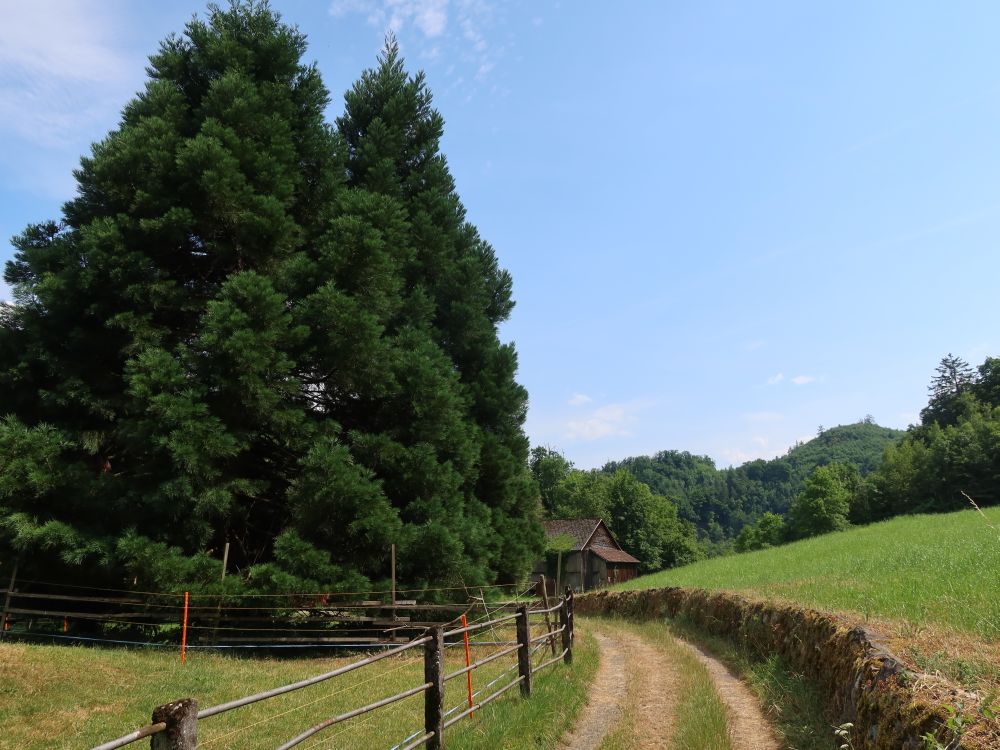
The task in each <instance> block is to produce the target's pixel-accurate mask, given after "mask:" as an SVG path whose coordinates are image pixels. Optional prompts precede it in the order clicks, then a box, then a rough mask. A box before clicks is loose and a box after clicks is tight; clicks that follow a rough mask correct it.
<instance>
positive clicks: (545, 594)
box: [538, 575, 556, 656]
mask: <svg viewBox="0 0 1000 750" xmlns="http://www.w3.org/2000/svg"><path fill="white" fill-rule="evenodd" d="M538 585H539V586H540V587H541V589H542V609H544V610H545V629H546V630H547V631H548V632H550V633H551V632H552V620H550V619H549V589H548V585H547V583H546V581H545V576H543V575H541V576H538ZM549 645H550V646H552V655H553V656H555V655H556V637H555V636H552V637H551V638H549Z"/></svg>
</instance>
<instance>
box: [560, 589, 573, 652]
mask: <svg viewBox="0 0 1000 750" xmlns="http://www.w3.org/2000/svg"><path fill="white" fill-rule="evenodd" d="M559 626H560V627H561V628H562V647H563V663H564V664H572V663H573V635H572V633H570V628H569V599H563V600H562V604H561V605H560V606H559Z"/></svg>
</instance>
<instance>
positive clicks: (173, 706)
mask: <svg viewBox="0 0 1000 750" xmlns="http://www.w3.org/2000/svg"><path fill="white" fill-rule="evenodd" d="M161 721H162V722H163V723H165V724H166V725H167V728H166V729H164V730H163V731H162V732H160V733H159V734H154V735H153V736H152V737H150V740H149V747H150V750H195V748H197V747H198V701H196V700H195V699H194V698H184V699H183V700H179V701H174V702H173V703H167V704H166V705H163V706H157V707H156V708H154V709H153V723H154V724H159V723H160V722H161Z"/></svg>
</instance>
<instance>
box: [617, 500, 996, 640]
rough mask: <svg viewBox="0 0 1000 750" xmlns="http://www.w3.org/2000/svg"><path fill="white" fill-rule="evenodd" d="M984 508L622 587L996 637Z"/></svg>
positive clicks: (990, 518) (992, 547) (723, 560)
mask: <svg viewBox="0 0 1000 750" xmlns="http://www.w3.org/2000/svg"><path fill="white" fill-rule="evenodd" d="M985 515H986V518H985V519H984V518H983V516H981V515H980V514H979V513H977V512H976V511H974V510H968V511H961V512H958V513H949V514H943V515H920V516H905V517H901V518H895V519H892V520H890V521H885V522H883V523H877V524H873V525H871V526H863V527H858V528H855V529H850V530H848V531H844V532H840V533H836V534H827V535H824V536H820V537H815V538H813V539H807V540H804V541H801V542H796V543H794V544H788V545H785V546H782V547H775V548H772V549H767V550H760V551H757V552H748V553H744V554H741V555H733V556H730V557H720V558H714V559H711V560H705V561H703V562H699V563H695V564H693V565H688V566H685V567H682V568H674V569H672V570H665V571H662V572H660V573H655V574H653V575H648V576H643V577H641V578H636V579H634V580H632V581H629V582H628V583H627V584H624V585H622V586H619V588H630V589H638V588H653V587H660V586H692V587H702V588H708V589H724V590H728V591H739V592H745V593H747V594H751V595H755V596H759V597H766V598H771V599H782V600H787V601H792V602H796V603H800V604H804V605H806V606H810V607H815V608H817V609H825V610H835V611H836V610H839V611H846V612H852V613H857V614H858V615H861V616H862V617H864V618H886V619H890V620H898V621H905V622H907V623H910V624H912V625H914V626H918V627H919V626H928V625H930V626H941V627H944V628H949V629H954V630H957V631H961V632H963V633H967V634H970V635H973V636H976V637H977V638H979V639H981V640H983V641H986V642H997V641H1000V596H998V595H997V589H996V584H997V581H998V580H1000V508H989V509H986V511H985ZM990 524H992V527H991V526H990Z"/></svg>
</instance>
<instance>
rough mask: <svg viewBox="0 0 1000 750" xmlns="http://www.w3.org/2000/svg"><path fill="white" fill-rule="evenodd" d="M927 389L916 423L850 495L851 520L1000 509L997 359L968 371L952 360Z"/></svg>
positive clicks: (999, 379) (999, 369) (947, 359)
mask: <svg viewBox="0 0 1000 750" xmlns="http://www.w3.org/2000/svg"><path fill="white" fill-rule="evenodd" d="M929 390H930V401H929V403H928V405H927V407H926V408H925V409H924V410H923V411H922V412H921V424H919V425H916V426H914V427H912V428H910V430H909V431H908V433H907V435H906V438H905V439H904V440H903V441H902V442H900V443H899V444H898V445H896V446H892V447H890V449H889V450H887V451H886V454H885V460H884V462H883V464H882V466H881V467H880V468H879V470H878V471H876V472H875V473H874V474H872V475H871V476H870V477H869V478H868V481H866V482H865V484H864V485H863V486H862V487H861V489H860V491H859V492H858V493H856V494H855V496H854V498H853V500H852V505H851V520H852V521H854V522H856V523H864V522H868V521H874V520H879V519H883V518H889V517H891V516H895V515H900V514H903V513H922V512H927V511H948V510H956V509H958V508H962V507H967V506H968V504H969V500H968V497H971V498H972V499H973V500H974V501H975V502H976V503H978V504H979V505H982V506H988V505H996V504H1000V359H997V358H994V357H989V358H987V359H986V361H985V362H983V364H982V365H980V366H979V367H978V368H977V369H976V370H973V369H972V368H971V367H969V366H968V365H967V364H966V363H965V362H963V361H962V360H961V359H959V358H957V357H952V356H951V355H950V354H949V355H948V356H947V357H945V358H944V359H942V361H941V364H940V365H939V367H938V368H937V371H936V374H935V377H934V379H933V381H932V382H931V385H930V388H929ZM963 493H965V494H963ZM966 496H968V497H966Z"/></svg>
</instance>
